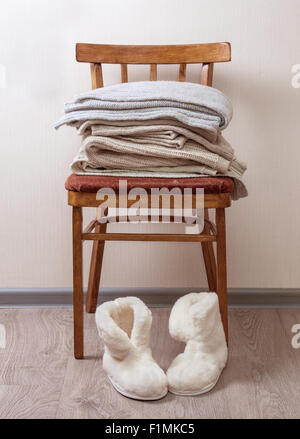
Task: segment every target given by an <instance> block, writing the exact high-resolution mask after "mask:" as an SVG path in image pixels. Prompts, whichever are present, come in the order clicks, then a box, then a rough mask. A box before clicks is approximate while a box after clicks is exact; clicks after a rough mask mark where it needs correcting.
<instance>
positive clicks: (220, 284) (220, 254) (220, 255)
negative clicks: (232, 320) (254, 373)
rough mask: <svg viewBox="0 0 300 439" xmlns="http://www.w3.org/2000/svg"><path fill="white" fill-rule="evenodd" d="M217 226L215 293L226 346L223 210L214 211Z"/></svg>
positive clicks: (225, 272)
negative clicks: (217, 298)
mask: <svg viewBox="0 0 300 439" xmlns="http://www.w3.org/2000/svg"><path fill="white" fill-rule="evenodd" d="M216 226H217V293H218V297H219V306H220V313H221V318H222V323H223V327H224V332H225V336H226V341H227V344H228V305H227V270H226V224H225V209H224V208H218V209H216Z"/></svg>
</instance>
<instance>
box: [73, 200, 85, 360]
mask: <svg viewBox="0 0 300 439" xmlns="http://www.w3.org/2000/svg"><path fill="white" fill-rule="evenodd" d="M81 233H82V208H81V207H73V319H74V356H75V358H78V359H79V358H83V278H82V239H81Z"/></svg>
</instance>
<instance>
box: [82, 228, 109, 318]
mask: <svg viewBox="0 0 300 439" xmlns="http://www.w3.org/2000/svg"><path fill="white" fill-rule="evenodd" d="M106 227H107V223H104V224H100V225H99V226H96V227H95V232H96V233H105V232H106ZM104 244H105V241H94V243H93V250H92V256H91V264H90V274H89V283H88V290H87V296H86V311H87V312H90V313H94V312H95V311H96V307H97V301H98V293H99V284H100V277H101V270H102V261H103V253H104Z"/></svg>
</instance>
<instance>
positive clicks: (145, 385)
mask: <svg viewBox="0 0 300 439" xmlns="http://www.w3.org/2000/svg"><path fill="white" fill-rule="evenodd" d="M96 324H97V328H98V331H99V334H100V335H101V337H102V338H103V341H104V346H105V349H104V355H103V369H104V370H105V371H106V373H107V375H108V378H109V380H110V382H111V383H112V385H113V386H114V388H115V389H116V390H117V391H118V392H120V393H121V394H122V395H124V396H127V397H128V398H133V399H140V400H149V401H150V400H155V399H160V398H163V397H164V396H165V395H166V394H167V392H168V386H167V377H166V375H165V373H164V371H163V370H162V369H161V368H160V367H159V366H158V364H157V363H156V362H155V361H154V359H153V357H152V353H151V349H150V348H149V337H150V330H151V324H152V314H151V311H150V309H149V308H147V306H146V305H145V304H144V303H143V302H142V301H141V300H140V299H138V298H137V297H124V298H120V299H116V300H114V301H111V302H106V303H103V304H102V305H100V306H99V307H98V308H97V311H96Z"/></svg>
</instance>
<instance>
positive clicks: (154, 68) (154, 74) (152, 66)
mask: <svg viewBox="0 0 300 439" xmlns="http://www.w3.org/2000/svg"><path fill="white" fill-rule="evenodd" d="M156 80H157V64H150V81H156Z"/></svg>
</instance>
